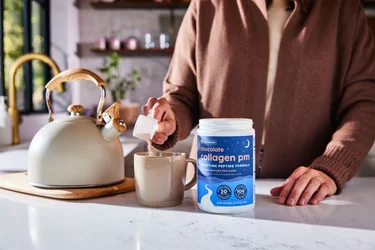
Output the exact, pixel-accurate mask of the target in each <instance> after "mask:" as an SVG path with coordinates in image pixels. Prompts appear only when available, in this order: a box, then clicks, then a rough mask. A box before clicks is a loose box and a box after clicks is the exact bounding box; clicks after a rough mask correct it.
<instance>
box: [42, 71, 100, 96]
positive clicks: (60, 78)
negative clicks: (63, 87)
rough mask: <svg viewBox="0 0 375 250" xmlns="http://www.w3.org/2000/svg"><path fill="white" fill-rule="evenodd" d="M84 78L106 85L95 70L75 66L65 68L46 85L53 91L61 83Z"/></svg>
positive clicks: (98, 84) (97, 84)
mask: <svg viewBox="0 0 375 250" xmlns="http://www.w3.org/2000/svg"><path fill="white" fill-rule="evenodd" d="M82 80H89V81H93V82H94V83H95V84H96V86H98V87H105V81H104V80H103V79H102V78H101V77H100V76H98V75H97V74H95V73H94V72H92V71H90V70H87V69H82V68H75V69H68V70H65V71H63V72H61V73H60V74H58V75H57V76H55V77H54V78H52V80H51V81H49V82H48V84H47V85H46V89H48V90H50V91H53V90H54V89H55V88H56V87H57V86H58V85H59V84H60V83H63V82H73V81H82Z"/></svg>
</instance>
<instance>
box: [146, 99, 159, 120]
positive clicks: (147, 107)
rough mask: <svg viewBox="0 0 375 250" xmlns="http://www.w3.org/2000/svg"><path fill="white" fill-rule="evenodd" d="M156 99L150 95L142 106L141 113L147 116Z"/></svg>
mask: <svg viewBox="0 0 375 250" xmlns="http://www.w3.org/2000/svg"><path fill="white" fill-rule="evenodd" d="M157 101H158V99H156V98H155V97H151V98H149V99H148V101H147V103H146V104H145V105H143V106H142V115H145V116H148V115H149V111H150V110H151V109H152V107H153V106H154V105H155V103H156V102H157Z"/></svg>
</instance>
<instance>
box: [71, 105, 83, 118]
mask: <svg viewBox="0 0 375 250" xmlns="http://www.w3.org/2000/svg"><path fill="white" fill-rule="evenodd" d="M83 111H84V108H83V106H82V105H74V104H72V105H69V107H68V112H70V114H71V115H73V116H78V115H79V113H82V112H83Z"/></svg>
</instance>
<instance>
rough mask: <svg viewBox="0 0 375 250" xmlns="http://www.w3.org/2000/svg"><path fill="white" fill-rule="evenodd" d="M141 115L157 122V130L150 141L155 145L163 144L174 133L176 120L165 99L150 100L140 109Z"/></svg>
mask: <svg viewBox="0 0 375 250" xmlns="http://www.w3.org/2000/svg"><path fill="white" fill-rule="evenodd" d="M142 114H143V115H146V116H150V117H152V118H154V119H156V120H158V122H159V124H158V128H157V130H156V132H155V135H154V137H153V138H152V141H153V142H154V143H156V144H160V145H162V144H164V142H165V141H166V140H168V136H170V135H171V134H173V133H174V132H175V131H176V118H175V115H174V113H173V111H172V109H171V107H170V106H169V103H168V101H167V100H166V99H165V98H163V97H162V98H158V99H157V98H154V97H152V98H150V99H148V102H147V104H146V105H144V106H143V107H142Z"/></svg>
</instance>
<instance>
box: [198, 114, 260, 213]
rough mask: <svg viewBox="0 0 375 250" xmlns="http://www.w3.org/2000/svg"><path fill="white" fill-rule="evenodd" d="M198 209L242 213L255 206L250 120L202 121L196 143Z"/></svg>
mask: <svg viewBox="0 0 375 250" xmlns="http://www.w3.org/2000/svg"><path fill="white" fill-rule="evenodd" d="M197 144H198V145H197V150H198V154H197V161H198V207H199V208H200V209H201V210H203V211H205V212H209V213H222V214H226V213H228V214H233V213H244V212H248V211H249V210H251V209H252V208H253V207H254V204H255V191H254V189H255V130H254V129H253V121H252V120H251V119H201V120H200V121H199V128H198V140H197Z"/></svg>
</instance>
